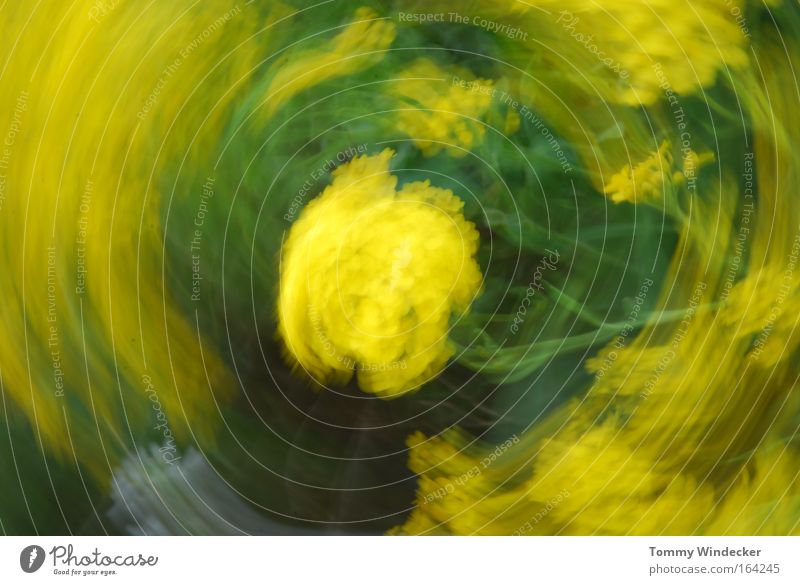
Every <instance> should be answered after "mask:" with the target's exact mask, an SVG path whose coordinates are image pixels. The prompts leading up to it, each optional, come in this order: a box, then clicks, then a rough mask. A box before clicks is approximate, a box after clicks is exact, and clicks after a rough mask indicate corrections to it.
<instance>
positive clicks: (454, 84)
mask: <svg viewBox="0 0 800 585" xmlns="http://www.w3.org/2000/svg"><path fill="white" fill-rule="evenodd" d="M455 71H456V74H455V75H453V73H452V72H450V73H447V72H445V71H443V70H442V69H440V68H439V67H438V66H437V65H436V64H434V63H433V62H432V61H429V60H428V59H419V60H418V61H416V62H415V63H414V64H413V65H412V66H411V67H409V68H408V69H406V70H405V71H404V72H403V73H402V77H403V78H405V79H404V81H402V82H401V83H400V84H399V85H398V86H397V88H395V89H394V90H393V93H394V95H396V96H397V97H398V98H400V100H401V106H400V107H401V108H403V111H401V112H399V113H398V116H397V122H396V128H397V129H398V130H399V131H400V132H402V133H403V134H406V135H407V136H410V137H411V138H412V139H413V140H414V144H415V145H416V146H417V147H418V148H419V149H420V150H422V152H423V154H424V155H425V156H434V155H436V154H439V152H441V150H442V149H443V148H445V147H446V148H447V152H448V153H449V154H450V155H451V156H454V157H462V156H465V155H466V151H467V150H469V149H470V148H472V147H474V146H478V145H479V144H481V142H483V136H484V134H485V129H484V127H483V125H482V124H481V123H480V121H479V120H480V119H481V117H482V116H483V115H484V114H485V113H486V111H487V110H488V109H489V106H490V105H491V102H492V95H493V91H494V82H493V81H487V80H483V79H474V78H473V76H472V74H471V73H470V72H469V71H467V70H464V69H461V68H455ZM450 145H452V146H450Z"/></svg>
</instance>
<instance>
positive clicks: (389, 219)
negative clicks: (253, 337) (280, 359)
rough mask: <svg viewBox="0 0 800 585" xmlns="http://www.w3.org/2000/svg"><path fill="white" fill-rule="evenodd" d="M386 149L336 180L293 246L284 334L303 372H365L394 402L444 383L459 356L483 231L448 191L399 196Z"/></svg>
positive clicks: (426, 188)
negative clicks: (450, 337) (432, 381)
mask: <svg viewBox="0 0 800 585" xmlns="http://www.w3.org/2000/svg"><path fill="white" fill-rule="evenodd" d="M393 155H394V153H393V151H391V150H389V149H387V150H384V151H383V152H382V153H381V154H379V155H376V156H361V157H358V158H356V159H354V160H353V161H351V162H350V163H348V164H347V165H344V166H341V167H339V168H338V169H336V170H335V171H334V172H333V175H334V180H333V183H332V184H331V185H330V186H329V187H328V188H327V189H326V190H325V191H324V192H323V193H322V195H321V196H320V197H318V198H317V199H316V200H314V201H312V202H310V203H309V204H308V206H307V207H306V209H305V210H304V211H303V213H302V214H301V216H300V218H299V219H298V221H297V222H296V223H295V224H294V225H293V226H292V230H291V233H290V235H289V238H288V240H287V242H286V244H285V246H284V250H283V255H282V266H281V290H280V295H279V300H278V319H279V334H280V337H281V338H282V340H283V342H284V344H285V347H286V353H287V356H288V358H289V360H290V361H291V362H293V363H294V364H295V365H296V366H297V369H299V370H304V371H305V372H306V373H307V374H309V375H310V376H311V377H312V378H314V379H315V380H316V381H318V382H320V383H326V384H327V383H336V384H343V383H346V382H347V381H349V380H350V379H351V377H352V376H353V373H354V372H357V377H358V384H359V386H360V387H361V388H362V389H363V390H364V391H366V392H370V393H373V394H377V395H380V396H382V397H394V396H397V395H400V394H402V393H404V392H406V391H409V390H412V389H415V388H417V387H418V386H420V385H421V384H423V383H424V382H425V381H426V380H428V379H429V378H431V377H433V376H436V375H437V374H438V373H439V371H440V370H441V369H442V368H443V367H444V365H445V363H446V361H447V359H448V358H449V357H450V356H451V355H452V349H451V347H450V345H449V344H448V341H447V334H448V328H449V326H450V317H451V314H452V313H454V312H459V311H465V310H466V309H467V308H468V307H469V305H470V303H471V301H472V299H473V298H474V297H475V295H476V294H477V293H478V290H479V288H480V285H481V280H482V276H481V272H480V269H479V267H478V264H477V262H476V261H475V259H474V255H475V253H476V252H477V249H478V232H477V231H476V230H475V227H474V226H473V224H472V223H470V222H468V221H466V220H465V219H464V216H463V215H462V208H463V205H464V204H463V202H462V201H461V200H460V199H459V198H458V197H456V196H455V195H453V193H452V192H451V191H449V190H444V189H438V188H436V187H432V186H431V185H430V184H429V183H428V181H425V182H414V183H409V184H406V185H404V186H403V188H402V189H400V190H399V191H396V190H395V187H396V185H397V177H395V176H393V175H391V174H390V173H389V162H390V160H391V158H392V156H393Z"/></svg>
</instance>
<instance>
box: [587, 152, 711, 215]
mask: <svg viewBox="0 0 800 585" xmlns="http://www.w3.org/2000/svg"><path fill="white" fill-rule="evenodd" d="M669 149H670V143H669V142H668V141H666V140H665V141H664V142H662V143H661V146H660V147H659V149H658V150H657V151H656V152H655V153H653V154H652V155H650V156H649V157H648V158H646V159H645V160H643V161H642V162H640V163H639V164H637V165H636V166H635V167H633V168H631V166H630V165H625V167H624V168H623V169H622V170H621V171H620V172H618V173H616V174H615V175H614V176H612V177H611V180H610V181H609V182H608V184H607V185H606V186H605V187H604V189H603V192H604V193H605V194H606V196H608V197H609V198H610V199H611V201H613V202H614V203H622V202H624V201H625V202H628V203H649V204H651V205H656V206H660V204H661V202H662V196H663V195H664V194H665V191H664V189H665V187H666V186H667V185H668V184H669V182H670V180H671V183H672V184H674V185H678V186H680V185H683V184H684V183H687V184H692V183H693V182H694V180H695V178H696V173H697V171H698V170H699V169H700V168H701V167H702V166H704V165H706V164H708V163H709V162H712V161H713V160H714V154H713V153H710V152H708V153H703V154H701V155H698V154H697V153H696V152H694V151H693V150H688V151H687V152H686V155H685V157H684V159H683V161H682V167H681V168H680V170H677V169H675V170H673V158H672V153H671V152H670V150H669Z"/></svg>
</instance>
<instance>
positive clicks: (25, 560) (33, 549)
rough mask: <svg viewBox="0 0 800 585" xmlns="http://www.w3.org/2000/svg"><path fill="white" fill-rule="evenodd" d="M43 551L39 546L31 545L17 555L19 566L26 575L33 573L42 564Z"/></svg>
mask: <svg viewBox="0 0 800 585" xmlns="http://www.w3.org/2000/svg"><path fill="white" fill-rule="evenodd" d="M44 557H45V554H44V549H43V548H42V547H41V546H38V545H35V544H32V545H30V546H26V547H25V548H23V549H22V552H21V553H19V566H20V567H21V568H22V570H23V571H25V572H26V573H35V572H36V571H38V570H39V569H41V568H42V565H43V564H44Z"/></svg>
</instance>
